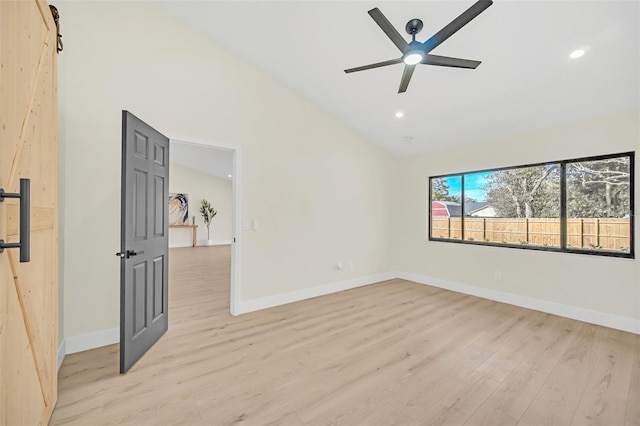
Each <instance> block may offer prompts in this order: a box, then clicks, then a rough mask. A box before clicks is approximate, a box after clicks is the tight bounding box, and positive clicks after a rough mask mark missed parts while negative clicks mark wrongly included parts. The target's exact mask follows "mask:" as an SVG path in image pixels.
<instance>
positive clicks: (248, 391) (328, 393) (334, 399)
mask: <svg viewBox="0 0 640 426" xmlns="http://www.w3.org/2000/svg"><path fill="white" fill-rule="evenodd" d="M170 256H171V261H170V283H169V290H170V301H169V315H170V320H169V331H168V332H167V334H166V335H165V336H164V337H163V338H162V339H161V340H160V341H159V342H158V343H157V344H156V345H155V346H154V347H153V348H152V349H151V350H150V351H149V352H148V353H147V354H146V355H145V356H144V357H143V358H142V359H141V360H140V361H139V362H138V363H137V364H136V365H135V366H134V367H133V368H132V370H131V371H130V372H129V373H128V374H126V375H124V376H121V375H119V374H118V346H117V345H113V346H108V347H104V348H99V349H95V350H92V351H87V352H83V353H78V354H73V355H69V356H67V357H66V358H65V360H64V363H63V365H62V368H61V370H60V373H59V394H58V405H57V407H56V409H55V411H54V413H53V418H52V421H51V424H52V425H58V424H79V425H99V424H100V425H102V424H113V425H115V424H118V425H119V424H135V425H141V424H206V425H229V424H236V423H241V424H246V425H268V424H274V425H275V424H280V425H337V424H341V425H384V426H387V425H423V424H447V425H463V424H466V425H515V424H519V425H538V424H547V425H569V424H575V425H590V424H593V425H596V424H598V425H610V426H616V425H621V426H622V425H625V426H630V425H640V336H637V335H633V334H630V333H624V332H621V331H617V330H612V329H608V328H604V327H599V326H595V325H590V324H586V323H582V322H579V321H574V320H570V319H566V318H561V317H557V316H553V315H548V314H544V313H540V312H535V311H530V310H527V309H522V308H517V307H514V306H509V305H505V304H501V303H496V302H492V301H489V300H484V299H479V298H476V297H471V296H465V295H463V294H459V293H454V292H450V291H445V290H441V289H438V288H435V287H429V286H424V285H419V284H415V283H411V282H407V281H403V280H392V281H387V282H383V283H380V284H376V285H372V286H367V287H362V288H358V289H353V290H349V291H345V292H342V293H337V294H332V295H328V296H324V297H320V298H316V299H312V300H307V301H303V302H298V303H293V304H289V305H286V306H282V307H277V308H272V309H268V310H265V311H261V312H254V313H250V314H246V315H241V316H239V317H232V316H231V315H230V314H229V267H230V251H229V247H228V246H221V247H209V248H204V247H199V248H195V249H194V248H184V249H174V250H172V251H171V254H170Z"/></svg>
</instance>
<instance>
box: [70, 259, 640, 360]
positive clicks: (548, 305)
mask: <svg viewBox="0 0 640 426" xmlns="http://www.w3.org/2000/svg"><path fill="white" fill-rule="evenodd" d="M394 278H401V279H404V280H407V281H413V282H415V283H418V284H424V285H430V286H433V287H438V288H442V289H446V290H451V291H455V292H458V293H463V294H468V295H470V296H476V297H481V298H483V299H489V300H494V301H496V302H502V303H507V304H510V305H514V306H520V307H523V308H527V309H533V310H535V311H540V312H546V313H549V314H553V315H559V316H561V317H565V318H571V319H575V320H578V321H584V322H588V323H591V324H596V325H602V326H604V327H609V328H614V329H616V330H622V331H626V332H629V333H634V334H639V335H640V320H637V319H633V318H627V317H622V316H619V315H613V314H607V313H604V312H598V311H593V310H589V309H584V308H579V307H576V306H570V305H564V304H561V303H555V302H550V301H546V300H541V299H535V298H532V297H526V296H520V295H517V294H513V293H507V292H503V291H498V290H491V289H486V288H482V287H477V286H474V285H469V284H462V283H457V282H453V281H447V280H442V279H439V278H431V277H427V276H424V275H419V274H413V273H408V272H395V271H392V272H385V273H381V274H376V275H370V276H367V277H361V278H355V279H352V280H346V281H338V282H335V283H330V284H325V285H321V286H317V287H312V288H307V289H303V290H296V291H292V292H289V293H283V294H276V295H273V296H267V297H262V298H259V299H252V300H246V301H240V302H239V303H238V312H237V313H236V315H238V314H245V313H248V312H254V311H259V310H261V309H267V308H272V307H275V306H280V305H285V304H287V303H293V302H298V301H301V300H306V299H311V298H314V297H318V296H324V295H327V294H331V293H337V292H339V291H344V290H349V289H352V288H356V287H362V286H365V285H370V284H375V283H379V282H381V281H386V280H391V279H394ZM119 341H120V329H119V328H110V329H107V330H101V331H96V332H93V333H87V334H82V335H80V336H73V337H69V338H67V339H65V340H64V341H63V342H62V343H61V344H60V347H59V348H58V369H59V368H60V366H61V365H62V361H63V360H64V357H65V356H66V355H67V354H73V353H76V352H82V351H86V350H89V349H95V348H99V347H101V346H107V345H112V344H114V343H118V342H119Z"/></svg>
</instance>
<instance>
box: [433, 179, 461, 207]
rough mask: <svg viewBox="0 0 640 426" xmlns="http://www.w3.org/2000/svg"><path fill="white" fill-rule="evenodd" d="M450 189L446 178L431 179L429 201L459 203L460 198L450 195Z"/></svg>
mask: <svg viewBox="0 0 640 426" xmlns="http://www.w3.org/2000/svg"><path fill="white" fill-rule="evenodd" d="M450 192H451V187H449V184H448V183H447V179H446V178H435V179H431V201H455V202H460V197H459V196H455V195H451V193H450Z"/></svg>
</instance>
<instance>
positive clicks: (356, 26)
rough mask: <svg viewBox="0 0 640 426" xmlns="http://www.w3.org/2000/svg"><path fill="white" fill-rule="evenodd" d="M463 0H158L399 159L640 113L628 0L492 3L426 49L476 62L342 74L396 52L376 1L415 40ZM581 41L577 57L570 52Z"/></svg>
mask: <svg viewBox="0 0 640 426" xmlns="http://www.w3.org/2000/svg"><path fill="white" fill-rule="evenodd" d="M473 2H474V1H473V0H469V1H466V0H465V1H409V2H405V1H393V2H388V1H377V2H371V1H341V2H338V1H258V2H249V1H165V2H160V3H158V5H159V6H160V7H162V8H163V9H165V10H166V11H168V12H169V13H171V14H173V15H174V16H176V17H178V18H179V19H181V20H183V21H185V22H187V23H188V24H189V25H190V26H192V27H193V28H195V29H196V30H197V31H200V32H202V33H204V34H205V35H207V36H209V37H211V38H212V39H214V40H215V41H216V42H217V43H218V44H220V45H222V46H223V47H225V48H227V49H229V50H230V51H232V52H234V53H235V54H237V55H238V56H240V57H241V58H243V59H244V60H246V61H247V62H249V63H251V64H253V65H255V66H256V67H257V68H259V69H261V70H263V71H264V72H266V73H267V74H269V75H271V76H272V77H274V78H275V79H277V80H278V81H280V82H281V83H283V84H284V85H286V86H288V87H289V88H290V89H292V90H293V91H295V92H298V93H300V94H301V95H303V96H305V97H306V98H308V99H309V100H311V101H312V102H313V103H315V104H316V105H318V106H319V107H321V108H322V109H324V110H326V111H328V112H329V113H330V114H332V115H334V116H335V117H336V118H338V119H339V120H341V121H342V122H343V123H345V124H346V125H347V126H349V127H351V128H352V129H354V130H355V131H357V132H359V133H361V134H363V135H365V136H366V137H368V138H369V139H370V140H371V141H373V142H374V143H376V144H378V145H379V146H381V147H383V148H384V149H386V150H388V151H390V152H392V153H394V154H395V155H398V156H405V155H412V154H417V153H422V152H427V151H432V150H438V149H445V148H449V147H452V146H455V145H462V144H469V143H477V142H481V141H485V140H491V139H495V138H498V137H502V136H507V135H510V134H514V133H522V132H527V131H530V130H533V129H539V128H545V127H549V126H553V125H557V124H561V123H566V122H573V121H578V120H582V119H588V118H593V117H597V116H604V115H609V114H615V113H619V112H623V111H628V110H631V109H638V108H639V106H640V105H639V104H640V66H639V62H640V60H639V56H640V35H639V22H640V2H637V1H622V2H618V1H500V0H497V1H495V2H494V4H493V5H492V6H491V7H490V8H489V9H487V10H486V11H485V12H483V13H482V14H480V15H479V16H478V17H477V18H476V19H474V20H473V21H472V22H470V23H469V24H468V25H467V26H465V27H464V28H462V29H461V30H460V31H459V32H458V33H456V34H454V35H453V36H452V37H451V38H449V39H448V40H446V41H445V42H444V43H443V44H442V45H440V46H439V47H437V48H436V49H435V50H434V51H433V52H432V53H433V54H438V55H444V56H454V57H460V58H466V59H475V60H481V61H482V64H481V65H480V66H479V67H478V68H477V69H476V70H466V69H454V68H444V67H436V66H428V65H418V67H417V68H416V70H415V73H414V74H413V78H412V80H411V84H410V85H409V88H408V90H407V92H406V93H404V94H398V93H397V91H398V85H399V83H400V78H401V76H402V67H403V65H402V64H397V65H392V66H388V67H384V68H378V69H374V70H368V71H362V72H357V73H352V74H345V73H344V72H343V70H344V69H346V68H352V67H356V66H360V65H366V64H370V63H374V62H380V61H383V60H387V59H392V58H397V57H399V56H400V52H399V51H398V50H397V48H396V47H395V46H394V45H393V43H392V42H391V41H390V40H389V39H388V38H387V37H386V36H385V34H384V33H383V32H382V30H381V29H380V28H379V27H378V26H377V25H376V23H375V22H374V21H373V20H372V19H371V17H370V16H369V15H368V14H367V11H368V10H370V9H372V8H374V7H378V8H379V9H380V10H381V11H382V13H384V14H385V15H386V17H387V18H388V19H389V21H390V22H391V23H392V24H393V25H394V26H395V27H396V28H397V29H398V31H399V32H400V33H401V34H403V35H405V36H406V38H407V41H409V40H410V38H409V36H408V35H407V34H406V32H404V26H405V24H406V22H407V21H409V20H410V19H412V18H420V19H422V21H423V22H424V29H423V30H422V32H421V33H420V34H418V37H417V40H418V41H424V40H426V39H427V38H429V37H430V36H431V35H433V34H434V33H435V32H437V31H438V30H440V29H441V28H442V27H444V26H445V25H446V24H448V23H449V22H450V21H451V20H453V19H454V18H455V17H457V16H458V15H459V14H460V13H462V12H463V11H464V10H466V9H467V8H468V7H469V6H471V5H472V4H473ZM581 47H582V48H585V49H586V50H587V53H586V54H585V55H584V56H583V57H582V58H580V59H569V57H568V55H569V53H570V52H572V51H573V50H575V49H577V48H581ZM398 110H402V111H404V113H405V115H404V117H403V118H402V119H397V118H395V116H394V114H395V112H396V111H398ZM407 137H410V138H411V140H410V141H407V140H406V139H407Z"/></svg>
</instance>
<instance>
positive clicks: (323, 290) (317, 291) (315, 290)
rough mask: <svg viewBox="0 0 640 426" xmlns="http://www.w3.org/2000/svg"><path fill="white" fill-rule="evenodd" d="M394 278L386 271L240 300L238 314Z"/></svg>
mask: <svg viewBox="0 0 640 426" xmlns="http://www.w3.org/2000/svg"><path fill="white" fill-rule="evenodd" d="M393 278H395V275H394V274H393V273H391V272H385V273H382V274H376V275H370V276H367V277H361V278H355V279H352V280H346V281H338V282H335V283H330V284H325V285H321V286H318V287H312V288H305V289H303V290H296V291H291V292H289V293H282V294H276V295H273V296H267V297H262V298H260V299H252V300H246V301H240V302H239V303H238V312H237V314H246V313H248V312H254V311H259V310H261V309H267V308H272V307H274V306H280V305H285V304H287V303H293V302H299V301H301V300H306V299H311V298H313V297H318V296H324V295H327V294H330V293H337V292H339V291H344V290H349V289H352V288H356V287H362V286H365V285H369V284H375V283H378V282H380V281H386V280H391V279H393Z"/></svg>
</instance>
